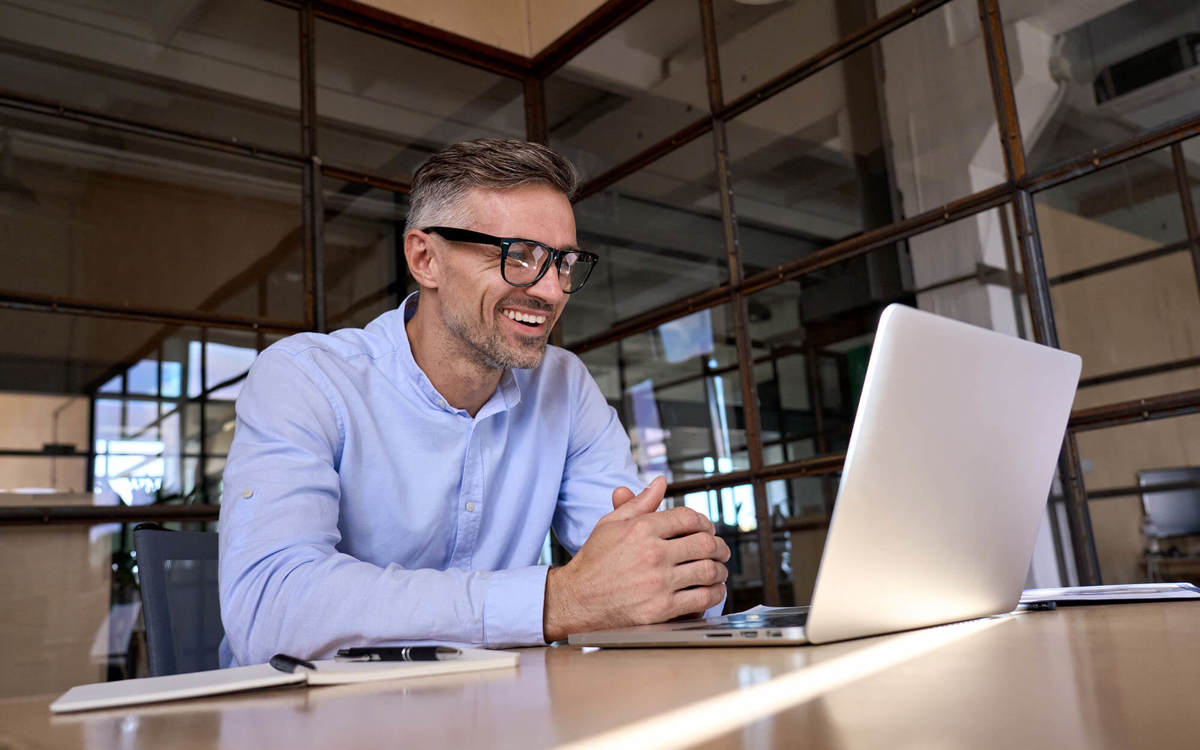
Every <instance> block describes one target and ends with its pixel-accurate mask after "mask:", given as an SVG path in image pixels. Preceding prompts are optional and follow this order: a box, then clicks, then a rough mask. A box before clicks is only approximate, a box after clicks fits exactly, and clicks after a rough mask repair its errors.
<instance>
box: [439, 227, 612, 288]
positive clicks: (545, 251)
mask: <svg viewBox="0 0 1200 750" xmlns="http://www.w3.org/2000/svg"><path fill="white" fill-rule="evenodd" d="M421 231H422V232H427V233H432V234H440V235H441V236H442V237H443V238H445V239H447V240H450V241H451V242H475V243H479V244H481V245H495V246H496V247H498V248H500V276H501V277H503V278H504V280H505V281H507V282H508V283H509V284H511V285H513V286H533V285H534V284H536V283H538V282H539V281H541V280H542V277H543V276H545V275H546V269H548V268H549V267H550V264H551V263H553V264H554V267H555V268H556V269H557V270H558V283H559V285H560V286H562V290H563V291H564V292H565V293H567V294H573V293H574V292H578V291H579V290H580V289H582V288H583V285H584V284H585V283H586V282H587V280H588V276H590V275H591V273H592V269H593V268H594V267H595V266H596V262H597V261H598V260H600V256H598V255H596V254H595V253H589V252H588V251H586V250H557V249H555V248H553V247H550V246H549V245H546V244H543V243H541V242H537V241H536V240H524V239H521V238H519V237H493V236H492V235H490V234H484V233H483V232H473V231H471V230H470V229H455V228H453V227H425V228H424V229H422V230H421Z"/></svg>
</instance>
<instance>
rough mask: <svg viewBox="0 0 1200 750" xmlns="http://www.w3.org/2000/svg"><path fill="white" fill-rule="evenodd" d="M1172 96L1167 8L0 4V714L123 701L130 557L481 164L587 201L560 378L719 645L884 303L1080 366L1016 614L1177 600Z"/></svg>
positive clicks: (1182, 328) (1187, 112)
mask: <svg viewBox="0 0 1200 750" xmlns="http://www.w3.org/2000/svg"><path fill="white" fill-rule="evenodd" d="M1197 91H1200V2H1196V1H1194V0H1187V1H1181V0H1095V1H1094V2H1088V3H1059V2H1053V1H1052V0H911V1H910V2H900V0H851V1H843V0H776V1H775V2H770V1H769V0H768V1H765V2H764V1H763V0H755V1H751V0H608V1H607V2H601V1H600V0H561V1H552V0H495V1H494V2H489V3H486V4H485V3H471V2H467V1H466V0H464V1H463V2H457V3H453V2H445V3H439V4H434V3H424V2H418V1H417V0H361V1H359V2H352V1H350V0H312V1H299V0H297V1H290V0H278V1H276V0H241V1H235V0H168V1H165V2H159V3H140V2H130V1H128V0H118V1H116V2H113V1H111V0H0V268H2V269H3V271H2V272H0V330H3V332H4V333H3V335H2V336H0V436H2V437H0V565H2V567H3V569H4V571H5V574H4V576H3V578H2V581H3V583H2V586H3V593H2V594H0V608H2V609H3V610H4V611H5V612H6V613H7V614H6V615H5V617H4V619H3V625H2V626H0V630H2V632H0V649H3V651H4V658H5V663H6V665H7V667H6V669H5V670H4V673H3V675H2V676H0V697H13V696H20V695H30V694H38V693H48V692H54V691H60V690H63V689H65V688H67V687H69V686H71V685H74V684H80V683H85V682H95V681H97V680H105V679H122V678H126V677H133V676H141V675H144V674H145V673H146V671H145V670H146V665H145V643H144V635H143V633H142V630H141V626H140V624H139V621H140V617H139V611H138V609H139V600H138V593H137V560H136V557H135V555H134V554H133V551H132V528H133V527H134V526H135V525H136V524H137V523H139V522H146V521H151V522H159V523H162V524H164V525H165V526H167V527H168V528H181V529H192V530H196V529H204V530H212V531H215V530H216V519H217V515H218V510H219V500H220V488H221V472H222V468H223V462H224V456H225V454H226V452H227V451H228V448H229V445H230V441H231V439H232V436H233V431H234V424H235V416H234V401H235V399H236V397H237V395H238V392H239V388H240V384H241V383H242V380H243V379H244V377H245V375H246V372H247V369H248V367H249V366H250V364H251V362H252V361H253V359H254V357H255V355H256V354H257V352H259V351H261V350H262V349H263V348H265V347H267V346H269V345H270V344H271V343H272V342H274V341H277V340H279V339H280V338H283V337H285V336H287V335H289V334H292V333H296V332H301V331H309V330H316V331H332V330H336V329H338V328H343V327H348V326H353V327H359V326H363V325H365V324H366V323H367V322H369V321H370V320H371V319H372V318H374V317H375V316H377V315H379V314H381V313H382V312H384V311H386V310H388V309H391V308H394V307H395V306H396V305H397V304H398V303H399V301H400V300H401V299H403V298H404V296H405V295H406V294H407V293H408V292H410V291H412V290H413V289H414V288H415V287H414V284H413V281H412V279H411V278H409V277H408V276H407V274H406V270H405V267H404V258H403V254H402V252H401V246H402V240H403V224H404V218H405V213H406V205H407V204H406V201H407V198H406V195H407V191H408V188H409V180H410V179H411V174H412V171H413V169H414V168H415V167H416V165H418V164H419V163H420V162H421V161H422V160H423V159H424V158H425V157H427V156H428V155H430V154H432V153H434V152H435V151H437V150H439V149H440V148H442V147H444V146H445V145H448V144H450V143H453V142H456V141H459V140H462V139H467V138H476V137H511V138H529V139H532V140H537V141H541V142H544V143H548V144H549V145H551V146H552V147H554V148H556V149H558V150H560V151H561V152H562V153H563V154H565V155H566V156H568V157H569V158H571V159H572V160H573V161H574V163H575V164H576V165H577V167H578V168H579V170H580V173H581V176H582V186H581V189H580V194H579V196H578V200H577V202H576V215H577V220H578V228H579V240H580V244H581V246H583V247H585V248H587V249H589V250H592V251H594V252H596V253H598V254H600V256H601V261H600V264H599V266H598V268H597V269H596V271H595V273H594V274H593V276H592V279H591V281H590V282H589V284H588V287H587V288H586V289H585V290H584V291H583V292H582V293H580V294H579V295H576V296H575V297H573V298H572V299H571V302H570V304H569V305H568V306H567V309H566V313H565V315H564V318H563V319H562V321H561V322H560V324H559V326H558V328H557V330H556V331H555V332H554V341H555V343H557V344H558V345H560V346H563V347H565V348H567V349H568V350H571V351H573V352H575V353H576V354H578V355H579V356H580V357H581V358H582V359H583V361H584V362H585V363H586V365H587V366H588V368H589V370H590V371H591V373H592V375H593V376H594V377H595V379H596V381H597V382H598V384H599V385H600V388H601V389H602V391H603V393H604V394H605V396H606V397H607V398H608V400H609V402H610V403H611V404H612V405H613V407H614V408H616V409H617V411H618V413H619V414H620V417H621V419H622V421H623V423H624V425H625V426H626V428H627V430H628V432H629V434H630V437H631V441H632V445H633V451H634V456H635V459H636V461H637V463H638V466H639V469H640V471H641V474H642V476H644V477H645V478H646V479H647V480H648V479H649V478H651V477H653V476H655V475H658V474H663V475H665V476H666V477H667V479H668V481H669V490H668V494H669V499H668V503H669V504H672V505H687V506H689V507H692V508H694V509H696V510H698V511H700V512H703V513H706V514H707V515H709V516H710V517H711V518H712V519H713V521H714V522H715V523H716V524H717V525H718V530H719V533H720V534H722V535H723V536H724V537H725V538H726V540H727V541H728V542H729V545H730V547H731V549H732V550H733V558H732V559H731V561H730V581H729V608H730V609H741V608H744V607H748V606H751V605H753V604H756V603H759V602H765V603H767V604H804V603H806V602H807V601H808V597H809V596H810V595H811V591H812V585H813V581H814V578H815V575H816V565H817V561H818V559H819V556H820V552H821V548H822V544H823V541H824V536H825V532H826V529H827V527H828V522H829V515H830V512H831V510H832V508H833V504H834V500H835V497H836V491H837V485H838V472H839V470H840V467H841V464H842V459H843V457H844V454H845V450H846V446H847V442H848V439H849V434H850V428H851V426H852V424H853V420H854V414H855V407H856V404H857V396H858V391H859V390H860V389H861V385H862V380H863V376H864V372H865V368H866V363H867V360H868V358H869V354H870V349H871V342H872V338H873V332H874V329H875V325H876V322H877V320H878V316H879V313H880V311H881V310H882V309H883V308H884V307H885V306H886V305H888V304H891V303H894V302H899V303H902V304H907V305H912V306H915V307H918V308H921V309H924V310H928V311H931V312H935V313H938V314H940V315H946V316H949V317H952V318H956V319H959V320H963V321H967V322H969V323H973V324H976V325H980V326H984V327H988V328H992V329H995V330H998V331H1002V332H1005V333H1008V334H1011V335H1014V336H1020V337H1023V338H1027V339H1030V340H1034V341H1038V342H1041V343H1045V344H1049V345H1054V346H1060V347H1061V348H1063V349H1066V350H1069V351H1072V352H1076V353H1078V354H1080V355H1081V356H1082V358H1083V375H1082V380H1081V383H1080V388H1079V391H1078V395H1077V397H1076V401H1075V404H1074V407H1073V412H1072V417H1071V421H1070V424H1069V427H1068V433H1067V437H1066V440H1065V441H1064V449H1063V453H1062V457H1061V458H1060V460H1059V470H1058V475H1057V478H1056V481H1055V484H1054V487H1053V489H1052V492H1051V495H1050V497H1049V498H1048V504H1047V512H1046V517H1045V523H1044V525H1043V529H1042V533H1041V537H1040V538H1039V542H1038V546H1037V549H1036V551H1035V554H1034V559H1033V562H1032V564H1031V568H1030V573H1029V579H1028V583H1029V585H1031V586H1055V585H1077V584H1085V585H1086V584H1093V583H1100V582H1104V583H1125V582H1139V581H1159V580H1191V581H1194V582H1197V583H1200V524H1197V523H1196V522H1197V518H1198V517H1200V416H1198V415H1197V410H1198V407H1200V228H1198V224H1200V216H1198V213H1197V204H1198V203H1200V95H1198V94H1197ZM544 559H545V560H546V561H558V562H561V561H562V559H563V552H562V550H561V549H559V548H557V546H556V545H555V544H554V543H553V540H552V539H549V538H548V539H547V543H546V548H545V553H544Z"/></svg>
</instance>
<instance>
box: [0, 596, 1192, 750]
mask: <svg viewBox="0 0 1200 750" xmlns="http://www.w3.org/2000/svg"><path fill="white" fill-rule="evenodd" d="M953 628H960V629H959V630H953ZM939 630H941V631H943V632H946V633H952V634H954V633H956V635H953V637H952V639H949V640H946V641H945V642H935V641H931V640H929V639H930V638H931V637H935V636H930V635H924V636H919V637H918V638H924V640H923V641H919V640H918V641H914V640H912V637H911V636H912V635H913V634H907V635H908V636H909V639H908V640H904V639H905V637H906V634H900V635H893V636H882V637H879V638H870V639H864V640H859V641H853V642H849V643H840V644H830V645H826V646H816V647H772V648H763V647H756V648H712V649H654V650H637V651H635V650H625V651H622V650H603V651H581V650H578V649H569V648H548V649H529V650H526V651H524V652H523V653H522V657H521V666H520V667H519V668H518V669H516V670H511V671H510V670H504V671H498V672H493V673H476V674H465V675H447V676H442V677H436V678H424V679H415V680H405V681H397V682H389V683H376V684H373V685H345V686H333V687H320V688H283V689H277V690H273V691H259V692H254V693H247V694H242V695H236V696H226V697H219V698H210V699H204V700H195V701H185V702H179V703H173V704H160V705H157V706H144V707H138V708H134V709H127V710H115V711H107V712H92V713H82V714H76V715H73V716H58V717H53V716H51V714H50V712H49V710H48V708H47V706H48V705H49V703H50V701H51V700H53V698H54V697H55V696H38V697H33V698H22V699H10V700H5V701H0V748H6V750H18V749H21V748H81V747H82V748H112V747H120V748H130V749H133V748H147V749H150V748H153V749H154V750H159V749H160V748H164V747H171V748H230V749H232V748H238V749H239V750H240V749H242V748H252V747H266V748H270V747H287V748H294V749H296V750H301V749H303V748H316V749H319V750H329V749H330V748H339V749H340V748H358V747H363V748H378V747H391V746H400V745H402V746H404V747H454V748H458V747H488V748H508V747H512V748H542V747H552V746H557V745H560V744H564V743H580V745H581V746H587V747H597V746H602V745H603V744H604V743H605V742H606V741H611V744H612V746H614V747H615V746H621V747H633V746H645V745H647V744H649V742H650V740H648V738H650V737H655V738H658V739H656V740H654V742H653V744H656V745H659V744H661V742H662V741H663V740H662V738H664V737H666V738H674V740H675V741H676V744H677V745H686V746H695V747H703V748H706V749H707V748H732V747H748V748H774V747H796V746H800V745H801V744H803V746H805V747H814V748H874V747H889V748H959V747H964V748H966V747H969V748H990V747H997V748H1013V747H1017V748H1020V747H1056V748H1076V747H1078V748H1084V747H1086V748H1128V747H1185V746H1192V745H1194V744H1195V742H1196V737H1197V729H1196V717H1195V716H1194V715H1193V711H1194V710H1195V703H1196V698H1197V696H1200V603H1196V602H1178V603H1172V604H1136V605H1117V606H1100V607H1076V608H1063V609H1059V610H1058V611H1055V612H1038V613H1027V614H1020V615H1013V616H1009V617H1003V618H993V619H991V620H988V621H984V622H983V623H982V624H980V623H976V624H973V625H971V626H968V628H967V629H965V630H964V629H962V626H951V628H950V629H933V630H925V631H914V633H916V634H929V633H934V632H937V631H939ZM937 637H940V636H937ZM889 644H890V645H889ZM889 648H891V649H892V653H891V655H890V656H888V655H885V654H884V651H885V650H887V649H889ZM897 654H899V656H897ZM885 657H886V658H885ZM805 695H807V696H809V697H808V698H804V697H803V696H805ZM797 696H800V697H799V698H798V697H797ZM744 697H750V698H752V699H753V700H752V701H751V702H750V704H748V705H755V706H765V705H768V704H770V708H769V709H760V712H761V713H762V714H763V716H761V717H759V718H753V717H748V716H747V714H746V706H745V705H743V706H739V705H738V700H739V698H744ZM743 702H744V701H743ZM671 721H676V722H682V723H676V724H674V725H672V724H671V723H670V722H671ZM689 731H690V733H689ZM638 732H642V734H637V733H638ZM646 732H648V733H646ZM631 733H634V734H631Z"/></svg>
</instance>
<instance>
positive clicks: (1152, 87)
mask: <svg viewBox="0 0 1200 750" xmlns="http://www.w3.org/2000/svg"><path fill="white" fill-rule="evenodd" d="M1000 13H1001V17H1002V18H1003V19H1004V22H1005V30H1004V31H1005V42H1006V44H1007V47H1008V57H1009V60H1011V61H1013V66H1012V73H1013V87H1014V88H1015V89H1016V91H1017V97H1016V101H1017V113H1018V115H1019V116H1020V118H1021V125H1022V130H1023V131H1024V132H1023V136H1024V142H1025V150H1026V153H1027V154H1028V159H1027V162H1028V164H1029V167H1030V168H1031V169H1032V170H1034V171H1038V170H1042V169H1045V168H1047V167H1049V166H1051V165H1053V164H1055V163H1058V162H1061V161H1064V160H1067V159H1073V158H1078V157H1081V156H1086V155H1087V154H1088V153H1089V152H1091V151H1092V150H1093V149H1098V148H1104V147H1106V146H1112V145H1115V144H1117V143H1120V142H1122V141H1126V140H1129V139H1131V138H1134V137H1136V136H1137V135H1139V134H1141V133H1144V132H1146V131H1147V130H1151V129H1154V128H1157V127H1160V126H1163V125H1166V124H1168V123H1170V122H1172V121H1174V120H1177V119H1181V118H1186V117H1194V116H1195V115H1196V114H1197V112H1200V103H1197V98H1196V86H1197V85H1198V84H1200V66H1198V63H1200V54H1197V43H1198V42H1197V40H1200V36H1198V35H1200V6H1198V5H1197V4H1196V3H1193V2H1178V1H1177V0H1135V1H1134V2H1124V3H1095V4H1089V5H1076V6H1072V7H1071V8H1069V9H1068V8H1064V7H1063V6H1062V4H1061V3H1056V2H1053V1H1052V0H1044V1H1043V2H1024V0H1001V2H1000Z"/></svg>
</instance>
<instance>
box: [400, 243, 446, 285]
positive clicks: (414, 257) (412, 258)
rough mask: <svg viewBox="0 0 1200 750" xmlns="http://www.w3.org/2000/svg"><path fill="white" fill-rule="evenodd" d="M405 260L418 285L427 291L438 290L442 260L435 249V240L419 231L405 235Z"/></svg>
mask: <svg viewBox="0 0 1200 750" xmlns="http://www.w3.org/2000/svg"><path fill="white" fill-rule="evenodd" d="M404 259H405V260H406V261H407V262H408V271H409V273H411V274H412V277H413V279H414V280H415V281H416V282H417V284H418V285H419V286H421V287H423V288H425V289H437V288H438V281H439V276H440V274H439V270H440V263H439V261H440V260H441V259H440V258H439V257H438V256H437V253H436V252H435V251H434V249H433V238H432V237H430V236H429V235H428V234H425V233H424V232H422V231H421V230H419V229H410V230H409V231H408V234H406V235H404Z"/></svg>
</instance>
